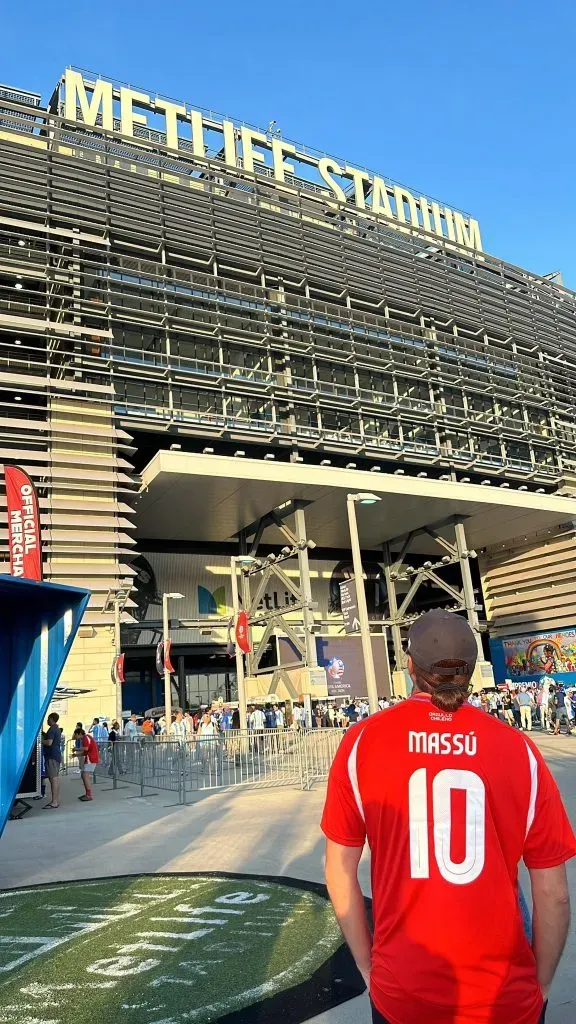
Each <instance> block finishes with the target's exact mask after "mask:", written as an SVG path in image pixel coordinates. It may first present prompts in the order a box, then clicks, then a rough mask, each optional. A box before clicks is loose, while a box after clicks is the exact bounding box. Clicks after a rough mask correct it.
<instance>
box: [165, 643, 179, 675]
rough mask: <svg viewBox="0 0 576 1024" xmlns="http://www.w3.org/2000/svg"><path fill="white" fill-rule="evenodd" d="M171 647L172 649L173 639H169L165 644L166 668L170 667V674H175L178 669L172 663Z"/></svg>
mask: <svg viewBox="0 0 576 1024" xmlns="http://www.w3.org/2000/svg"><path fill="white" fill-rule="evenodd" d="M171 649H172V641H171V640H167V641H166V643H165V644H164V668H165V669H168V671H169V672H170V674H171V675H173V674H174V672H175V671H176V669H175V668H174V665H173V664H172V661H171V660H170V651H171Z"/></svg>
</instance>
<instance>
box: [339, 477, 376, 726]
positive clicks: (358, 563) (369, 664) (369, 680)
mask: <svg viewBox="0 0 576 1024" xmlns="http://www.w3.org/2000/svg"><path fill="white" fill-rule="evenodd" d="M380 500H381V499H380V498H379V497H378V495H377V494H372V493H371V492H368V491H363V492H361V493H360V494H349V495H348V497H347V499H346V505H347V509H348V525H349V527H350V543H351V547H352V565H353V567H354V580H355V583H356V600H357V602H358V621H359V622H360V638H361V640H362V656H363V659H364V674H365V676H366V689H367V692H368V703H369V704H370V713H371V714H374V713H375V712H376V711H378V687H377V685H376V670H375V668H374V655H373V653H372V641H371V639H370V622H369V620H368V605H367V604H366V590H365V589H364V572H363V569H362V555H361V552H360V538H359V537H358V523H357V522H356V505H374V504H375V503H376V502H377V501H380Z"/></svg>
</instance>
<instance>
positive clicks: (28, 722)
mask: <svg viewBox="0 0 576 1024" xmlns="http://www.w3.org/2000/svg"><path fill="white" fill-rule="evenodd" d="M89 596H90V594H89V591H87V590H81V589H80V588H78V587H65V586H60V585H59V584H56V583H37V582H36V581H34V580H27V579H22V578H17V577H14V576H3V575H0V652H1V657H2V676H3V678H2V681H1V682H0V835H2V832H3V830H4V826H5V824H6V819H7V817H8V815H9V813H10V809H11V807H12V804H13V802H14V798H15V796H16V794H17V793H18V789H19V786H20V780H21V779H22V776H23V774H24V771H25V769H26V766H27V764H28V761H29V759H30V756H31V754H32V750H33V748H34V744H35V743H36V739H37V736H38V733H39V732H40V729H41V727H42V723H43V720H44V716H45V714H46V712H47V710H48V706H49V704H50V701H51V700H52V697H53V695H54V691H55V689H56V684H57V682H58V679H59V678H60V674H61V672H62V669H63V668H64V664H65V662H66V658H67V657H68V653H69V651H70V648H71V646H72V642H73V640H74V637H75V636H76V633H77V631H78V626H79V625H80V622H81V620H82V615H83V614H84V610H85V608H86V605H87V604H88V598H89Z"/></svg>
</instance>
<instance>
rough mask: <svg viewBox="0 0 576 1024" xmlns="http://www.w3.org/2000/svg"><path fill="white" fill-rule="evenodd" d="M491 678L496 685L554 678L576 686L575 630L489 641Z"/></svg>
mask: <svg viewBox="0 0 576 1024" xmlns="http://www.w3.org/2000/svg"><path fill="white" fill-rule="evenodd" d="M490 648H491V651H492V661H493V665H494V676H495V679H496V681H497V682H498V683H503V682H504V680H506V679H510V680H511V681H512V683H527V682H534V681H539V680H540V679H541V678H542V676H545V675H547V676H553V677H554V678H555V679H556V680H557V681H558V682H563V683H569V684H571V685H575V684H576V629H561V630H555V629H552V630H542V631H541V632H539V633H526V634H524V635H522V636H512V637H502V638H498V639H495V640H491V641H490Z"/></svg>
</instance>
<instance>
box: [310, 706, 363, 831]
mask: <svg viewBox="0 0 576 1024" xmlns="http://www.w3.org/2000/svg"><path fill="white" fill-rule="evenodd" d="M359 734H360V735H361V731H360V729H359V727H358V726H354V727H353V728H352V729H350V730H349V731H348V733H347V734H346V736H345V737H344V739H343V740H342V742H341V744H340V746H339V748H338V752H337V754H336V757H335V758H334V761H333V762H332V767H331V769H330V775H329V777H328V791H327V793H326V803H325V804H324V814H323V815H322V824H321V828H322V831H323V833H324V835H325V836H326V838H327V839H331V840H332V841H333V842H334V843H338V844H339V845H340V846H364V843H365V841H366V826H365V824H364V819H363V817H362V814H361V813H360V809H359V807H358V804H357V802H356V797H355V795H354V790H353V787H352V780H351V776H350V765H349V761H350V756H351V754H352V751H353V749H354V746H355V744H356V742H357V741H358V740H359V738H360V736H359Z"/></svg>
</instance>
